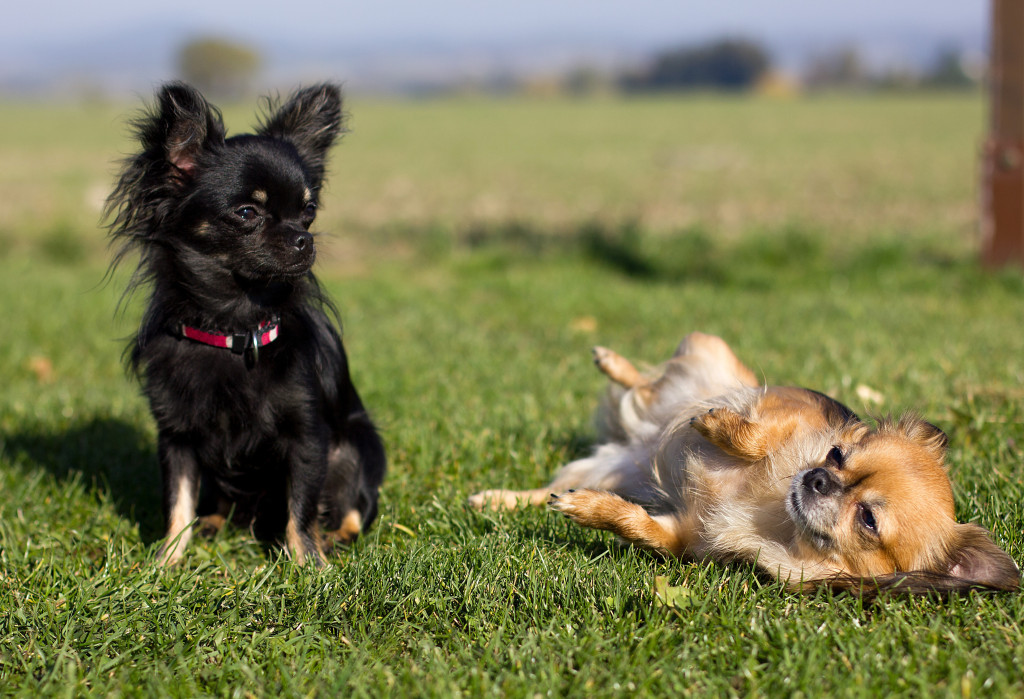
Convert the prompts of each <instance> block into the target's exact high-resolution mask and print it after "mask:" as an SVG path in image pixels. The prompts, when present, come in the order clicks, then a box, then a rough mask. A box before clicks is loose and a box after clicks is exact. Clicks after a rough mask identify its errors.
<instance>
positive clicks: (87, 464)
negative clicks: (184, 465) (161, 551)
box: [4, 417, 163, 544]
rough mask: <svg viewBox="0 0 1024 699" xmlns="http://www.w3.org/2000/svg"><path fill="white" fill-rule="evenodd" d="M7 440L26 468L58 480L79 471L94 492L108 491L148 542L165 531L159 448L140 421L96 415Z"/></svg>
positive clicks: (8, 447) (10, 452) (12, 454)
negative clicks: (55, 428)
mask: <svg viewBox="0 0 1024 699" xmlns="http://www.w3.org/2000/svg"><path fill="white" fill-rule="evenodd" d="M4 441H5V449H4V451H5V452H6V453H7V455H8V456H9V457H10V458H11V459H12V460H13V461H14V463H15V464H20V465H21V466H22V467H23V468H36V467H38V468H43V469H46V471H48V472H49V473H50V474H51V475H53V476H54V477H55V478H57V479H58V480H64V479H67V478H69V477H70V476H71V475H72V474H74V473H79V474H81V475H82V476H83V480H84V481H85V482H86V483H87V484H89V483H91V487H92V489H93V490H94V491H95V490H96V489H102V490H104V491H105V492H107V493H109V496H110V502H111V503H112V504H113V506H114V507H115V509H116V511H117V513H118V515H119V516H121V517H124V518H127V519H130V520H132V521H134V522H136V523H137V524H138V526H139V534H140V536H141V537H142V540H143V542H144V543H146V544H150V543H152V542H154V541H156V540H157V539H159V538H160V537H161V536H162V535H163V531H162V514H161V504H160V501H161V497H160V487H161V486H160V472H159V468H158V466H157V459H156V450H155V448H154V445H153V442H152V439H151V437H150V436H149V435H147V434H146V433H144V432H143V431H142V430H140V429H139V427H138V426H137V425H133V424H131V423H129V422H127V421H125V420H121V419H118V418H110V417H103V418H93V419H90V420H88V421H84V422H81V423H77V424H73V425H71V426H70V427H68V428H65V429H61V430H60V431H51V430H48V429H46V428H43V427H40V428H38V429H26V430H23V431H21V432H14V433H9V434H7V435H6V437H5V440H4Z"/></svg>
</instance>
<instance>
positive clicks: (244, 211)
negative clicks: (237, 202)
mask: <svg viewBox="0 0 1024 699" xmlns="http://www.w3.org/2000/svg"><path fill="white" fill-rule="evenodd" d="M258 215H259V213H258V212H257V211H256V209H255V207H252V206H243V207H241V208H240V209H236V210H235V216H237V217H238V218H240V219H242V220H243V221H254V220H256V217H257V216H258Z"/></svg>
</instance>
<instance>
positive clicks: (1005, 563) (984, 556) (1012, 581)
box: [946, 524, 1020, 590]
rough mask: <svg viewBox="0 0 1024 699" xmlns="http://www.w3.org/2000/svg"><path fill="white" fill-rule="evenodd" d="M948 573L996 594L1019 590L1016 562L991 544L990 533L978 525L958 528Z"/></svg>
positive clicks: (966, 525) (958, 526)
mask: <svg viewBox="0 0 1024 699" xmlns="http://www.w3.org/2000/svg"><path fill="white" fill-rule="evenodd" d="M946 572H947V573H948V574H949V575H951V576H953V577H955V578H961V579H962V580H970V581H971V582H974V583H978V584H980V585H985V586H986V587H991V588H994V589H997V590H1016V589H1017V588H1018V587H1019V586H1020V571H1019V570H1017V565H1016V564H1015V563H1014V562H1013V559H1012V558H1010V556H1009V554H1007V553H1006V552H1005V551H1003V550H1002V549H1001V548H999V547H998V546H996V545H995V544H994V543H992V540H991V539H989V537H988V532H987V531H985V530H984V529H983V528H982V527H979V526H978V525H976V524H958V525H957V526H956V541H955V542H954V545H953V547H952V549H951V551H950V553H949V560H948V562H947V571H946Z"/></svg>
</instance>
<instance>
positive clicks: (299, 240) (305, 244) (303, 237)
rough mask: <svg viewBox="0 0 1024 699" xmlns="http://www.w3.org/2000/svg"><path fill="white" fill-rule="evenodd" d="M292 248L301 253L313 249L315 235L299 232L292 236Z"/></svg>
mask: <svg viewBox="0 0 1024 699" xmlns="http://www.w3.org/2000/svg"><path fill="white" fill-rule="evenodd" d="M292 247H293V248H295V249H296V250H298V251H299V252H302V251H304V250H305V249H306V248H311V247H313V235H312V234H311V233H310V232H309V231H299V232H298V233H296V234H295V235H294V236H292Z"/></svg>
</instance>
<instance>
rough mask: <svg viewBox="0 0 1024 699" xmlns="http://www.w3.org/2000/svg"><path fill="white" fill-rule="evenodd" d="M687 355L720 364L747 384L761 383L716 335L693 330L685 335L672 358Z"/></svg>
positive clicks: (755, 384)
mask: <svg viewBox="0 0 1024 699" xmlns="http://www.w3.org/2000/svg"><path fill="white" fill-rule="evenodd" d="M687 357H690V358H693V359H696V360H698V361H701V362H704V363H710V364H712V365H717V366H720V367H722V368H724V369H725V370H726V371H727V372H728V373H729V374H731V375H732V376H733V377H735V378H736V380H738V381H739V382H740V383H742V384H744V385H745V386H753V387H756V386H758V385H760V382H759V381H758V380H757V376H756V375H755V374H754V372H752V371H751V370H750V369H748V368H747V367H746V365H744V364H743V362H741V361H740V360H739V358H738V357H737V356H736V354H735V353H734V352H733V351H732V348H731V347H729V345H728V344H727V343H726V342H725V340H723V339H722V338H720V337H718V336H716V335H706V334H704V333H701V332H692V333H690V334H689V335H687V336H686V337H684V338H683V341H682V342H680V343H679V347H677V348H676V353H675V354H674V355H672V358H673V359H685V358H687Z"/></svg>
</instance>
